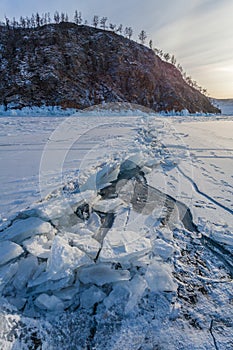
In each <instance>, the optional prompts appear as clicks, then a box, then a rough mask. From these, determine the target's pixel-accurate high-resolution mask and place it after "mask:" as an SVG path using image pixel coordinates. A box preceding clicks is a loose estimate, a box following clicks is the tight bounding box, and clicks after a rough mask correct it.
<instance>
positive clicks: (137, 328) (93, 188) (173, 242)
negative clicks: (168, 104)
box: [0, 115, 233, 350]
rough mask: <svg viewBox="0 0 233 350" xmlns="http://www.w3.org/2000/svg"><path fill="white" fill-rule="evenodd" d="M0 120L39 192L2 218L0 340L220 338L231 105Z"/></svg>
mask: <svg viewBox="0 0 233 350" xmlns="http://www.w3.org/2000/svg"><path fill="white" fill-rule="evenodd" d="M1 120H2V121H3V122H4V123H3V125H4V129H3V132H2V134H1V136H0V137H1V143H2V144H5V145H6V144H7V142H8V144H7V146H6V147H7V148H6V151H5V152H4V153H3V152H2V155H1V156H2V161H3V164H4V162H6V161H7V162H8V160H7V159H8V157H9V156H10V155H11V154H14V152H16V154H15V155H14V156H13V159H14V161H15V162H16V161H17V159H19V158H18V156H19V155H20V154H19V153H17V149H18V147H19V146H18V144H19V139H18V141H17V142H13V140H11V141H10V138H9V133H12V134H15V136H16V137H17V136H18V137H19V135H17V132H19V130H21V134H22V130H24V132H25V133H26V130H27V131H28V139H27V142H26V141H25V142H24V143H23V145H24V152H25V153H24V158H25V159H26V158H27V159H29V161H28V167H27V168H28V169H29V163H30V161H32V159H33V154H34V152H35V148H34V147H32V145H34V146H37V147H38V145H39V147H38V148H37V151H39V153H38V155H37V156H38V158H37V159H41V161H40V166H39V188H38V191H40V196H41V197H42V201H40V202H38V203H34V204H33V205H32V204H31V198H30V197H29V199H28V203H27V204H30V207H29V208H28V209H25V210H21V211H20V212H19V213H17V214H16V215H15V216H11V218H9V219H8V220H5V219H4V218H6V214H5V216H4V218H3V219H4V220H3V221H2V224H1V228H2V231H1V234H0V253H1V254H0V279H1V286H0V292H1V315H0V322H1V328H0V344H1V347H2V348H3V349H11V348H12V349H30V348H36V347H37V348H42V349H58V348H59V349H70V348H74V349H94V348H96V349H100V350H102V349H115V350H117V349H122V348H125V349H130V350H131V349H135V350H136V349H137V350H138V349H142V350H148V349H155V348H159V349H165V348H166V349H171V350H172V349H196V350H197V349H198V350H199V349H212V348H213V349H214V348H215V349H231V348H232V335H233V334H232V327H233V324H232V309H231V307H230V305H231V297H232V296H231V292H232V273H233V262H232V251H233V241H232V226H233V220H232V213H233V203H232V188H233V184H232V177H231V173H230V171H229V169H231V168H232V132H231V130H232V127H233V121H232V120H231V119H230V118H228V119H227V120H224V119H223V120H217V119H214V118H212V120H208V121H206V118H199V119H194V118H191V117H189V118H188V119H187V117H186V118H185V120H186V121H185V120H184V118H181V117H177V118H176V119H171V118H161V117H155V116H150V117H146V116H144V117H138V116H137V117H133V116H131V117H124V116H121V117H120V116H119V115H118V116H117V117H113V116H112V117H101V116H93V115H89V116H88V118H87V116H86V117H85V118H84V117H80V116H79V117H71V118H68V119H64V118H61V117H60V119H59V118H54V117H53V118H50V119H49V118H48V117H47V118H45V119H42V123H41V119H40V118H38V119H37V118H35V117H34V118H28V119H26V120H22V119H21V118H18V119H17V118H16V119H15V118H14V119H12V118H5V117H4V118H1ZM12 123H13V124H12ZM40 123H41V124H40ZM39 124H40V125H39ZM35 125H38V129H39V130H40V132H39V134H38V139H35V135H34V134H33V132H32V131H33V129H35ZM53 128H54V131H51V129H53ZM43 130H44V131H43ZM15 131H16V132H15ZM219 135H221V138H220V137H219ZM6 136H7V137H6ZM9 141H10V142H9ZM26 144H27V146H28V147H27V148H26V147H25V145H26ZM21 151H22V150H21ZM28 155H30V157H29V158H28ZM21 162H23V157H22V158H21ZM5 164H7V163H5ZM8 164H9V163H8ZM15 164H16V163H15ZM6 168H7V167H6ZM11 169H13V167H12V168H11ZM4 174H5V175H4ZM4 174H3V175H2V180H4V176H5V177H6V178H7V177H8V174H7V171H6V172H4ZM30 175H31V174H30ZM29 177H30V176H29ZM16 178H17V173H16V174H15V175H14V180H16ZM37 181H38V180H37V178H35V179H34V185H35V184H36V183H37ZM24 183H27V177H26V176H25V178H24V179H22V180H21V182H20V183H19V186H20V187H23V185H24ZM4 186H12V184H11V182H10V181H9V183H8V184H7V179H5V185H4ZM32 188H33V183H31V189H30V191H31V190H32ZM30 191H29V192H30ZM13 196H14V194H13ZM11 204H12V203H8V205H7V206H8V208H10V207H11ZM24 204H25V205H26V201H25V202H24Z"/></svg>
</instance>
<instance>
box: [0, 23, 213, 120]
mask: <svg viewBox="0 0 233 350" xmlns="http://www.w3.org/2000/svg"><path fill="white" fill-rule="evenodd" d="M103 101H105V102H130V103H137V104H141V105H143V106H146V107H149V108H152V109H153V110H155V111H161V110H168V111H169V110H173V109H174V110H176V111H180V110H182V109H187V110H189V112H191V113H194V112H205V113H206V112H210V113H218V112H219V110H218V109H217V108H216V107H214V106H212V105H211V104H210V102H209V100H208V99H207V98H206V97H205V96H204V95H202V94H201V93H200V92H199V91H197V90H195V89H194V88H192V87H190V86H189V85H188V84H187V83H186V82H185V81H184V80H183V78H182V76H181V74H180V72H179V71H178V70H177V69H176V68H175V67H174V66H173V65H171V64H170V63H166V62H164V61H162V60H161V59H160V58H159V57H158V56H156V55H155V53H154V52H153V51H152V50H151V49H149V48H147V47H145V46H143V45H140V44H138V43H136V42H134V41H131V40H129V39H126V38H124V37H123V36H121V35H117V34H115V33H113V32H109V31H103V30H101V29H95V28H92V27H88V26H77V25H75V24H72V23H60V24H50V25H46V26H43V27H39V28H35V29H22V28H18V29H17V28H16V29H7V28H6V27H0V104H4V106H5V108H6V109H7V108H22V107H24V106H33V105H38V106H40V105H44V104H45V105H60V106H62V107H64V108H66V107H74V108H80V109H83V108H86V107H89V106H92V105H95V104H99V103H102V102H103Z"/></svg>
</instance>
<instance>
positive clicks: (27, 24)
mask: <svg viewBox="0 0 233 350" xmlns="http://www.w3.org/2000/svg"><path fill="white" fill-rule="evenodd" d="M26 27H27V28H30V27H31V20H30V18H29V17H26Z"/></svg>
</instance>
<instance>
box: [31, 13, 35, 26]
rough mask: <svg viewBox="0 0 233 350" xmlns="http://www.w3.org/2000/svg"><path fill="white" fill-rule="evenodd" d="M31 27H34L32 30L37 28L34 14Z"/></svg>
mask: <svg viewBox="0 0 233 350" xmlns="http://www.w3.org/2000/svg"><path fill="white" fill-rule="evenodd" d="M31 26H32V28H35V26H36V18H35V15H34V13H33V14H32V17H31Z"/></svg>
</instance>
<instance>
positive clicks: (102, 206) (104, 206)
mask: <svg viewBox="0 0 233 350" xmlns="http://www.w3.org/2000/svg"><path fill="white" fill-rule="evenodd" d="M123 205H124V202H123V201H122V200H121V199H120V198H113V199H105V200H99V201H97V202H95V203H94V205H93V209H94V210H96V211H100V212H102V213H114V212H116V210H117V209H118V208H119V207H120V206H123Z"/></svg>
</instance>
